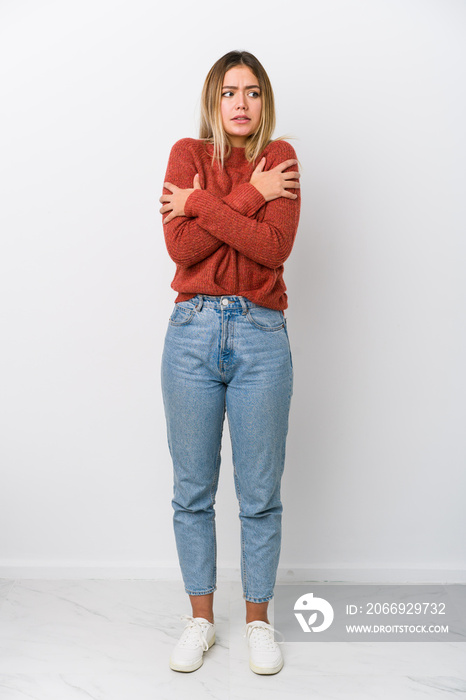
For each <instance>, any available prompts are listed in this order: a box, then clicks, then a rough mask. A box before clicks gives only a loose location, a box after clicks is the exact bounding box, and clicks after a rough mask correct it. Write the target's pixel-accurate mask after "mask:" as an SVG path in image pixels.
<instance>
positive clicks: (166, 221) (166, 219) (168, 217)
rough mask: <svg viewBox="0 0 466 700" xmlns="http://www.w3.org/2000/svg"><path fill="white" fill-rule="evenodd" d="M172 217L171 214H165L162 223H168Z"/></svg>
mask: <svg viewBox="0 0 466 700" xmlns="http://www.w3.org/2000/svg"><path fill="white" fill-rule="evenodd" d="M174 218H175V217H174V216H173V214H168V216H166V217H165V219H164V220H163V223H164V224H168V222H169V221H171V220H172V219H174Z"/></svg>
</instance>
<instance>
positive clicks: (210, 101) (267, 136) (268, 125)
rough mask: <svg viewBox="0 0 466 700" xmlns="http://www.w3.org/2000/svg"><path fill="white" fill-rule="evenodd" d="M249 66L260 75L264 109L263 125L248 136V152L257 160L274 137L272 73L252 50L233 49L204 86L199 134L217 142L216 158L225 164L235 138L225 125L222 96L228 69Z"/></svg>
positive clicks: (250, 158) (205, 138) (251, 158)
mask: <svg viewBox="0 0 466 700" xmlns="http://www.w3.org/2000/svg"><path fill="white" fill-rule="evenodd" d="M240 65H241V66H247V67H248V68H250V69H251V71H252V72H253V73H254V75H255V76H256V78H257V80H258V82H259V87H260V91H261V98H262V109H261V118H260V122H259V127H258V129H257V131H256V132H255V133H254V134H251V135H250V136H248V138H247V141H246V148H245V156H246V159H247V160H248V161H249V162H253V161H254V160H255V159H256V158H257V156H258V155H259V154H260V153H262V151H263V150H264V148H265V147H266V146H267V144H268V143H270V141H271V140H272V134H273V132H274V129H275V100H274V95H273V90H272V85H271V84H270V80H269V76H268V75H267V73H266V72H265V69H264V67H263V66H262V64H261V63H260V61H259V60H258V59H257V58H256V57H255V56H253V55H252V53H248V51H230V52H229V53H226V54H225V55H224V56H222V58H219V59H218V61H216V62H215V63H214V65H213V66H212V68H211V69H210V71H209V73H208V74H207V78H206V79H205V83H204V87H203V88H202V96H201V124H200V129H199V138H200V139H203V140H205V141H206V142H207V143H211V144H213V146H214V153H213V157H212V162H213V161H214V160H215V159H217V160H218V161H219V162H220V164H221V167H223V162H224V158H225V157H226V158H228V156H229V155H230V153H231V142H230V140H229V138H228V134H227V133H226V132H225V130H224V128H223V122H222V116H221V112H220V100H221V96H222V86H223V79H224V77H225V73H226V72H227V71H228V70H230V68H234V67H235V66H240Z"/></svg>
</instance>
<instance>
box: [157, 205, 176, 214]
mask: <svg viewBox="0 0 466 700" xmlns="http://www.w3.org/2000/svg"><path fill="white" fill-rule="evenodd" d="M167 211H173V205H172V204H165V205H164V206H163V207H161V208H160V209H159V212H160V213H161V214H165V213H166V212H167Z"/></svg>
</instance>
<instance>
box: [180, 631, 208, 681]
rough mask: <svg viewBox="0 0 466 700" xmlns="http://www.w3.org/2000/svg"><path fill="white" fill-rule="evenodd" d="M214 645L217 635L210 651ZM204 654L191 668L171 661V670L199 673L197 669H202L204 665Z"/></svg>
mask: <svg viewBox="0 0 466 700" xmlns="http://www.w3.org/2000/svg"><path fill="white" fill-rule="evenodd" d="M212 644H215V633H214V636H213V637H212V639H211V640H210V642H209V649H210V647H211V646H212ZM207 651H208V650H207ZM204 654H205V652H204ZM204 654H202V656H201V658H200V659H199V661H197V662H196V663H195V664H191V666H181V665H180V664H175V663H173V662H172V660H171V659H170V668H171V669H172V671H180V673H192V671H197V669H198V668H201V666H202V664H203V663H204Z"/></svg>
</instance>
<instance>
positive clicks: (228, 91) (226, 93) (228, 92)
mask: <svg viewBox="0 0 466 700" xmlns="http://www.w3.org/2000/svg"><path fill="white" fill-rule="evenodd" d="M229 95H233V93H232V91H231V90H227V91H226V92H222V97H228V96H229Z"/></svg>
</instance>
